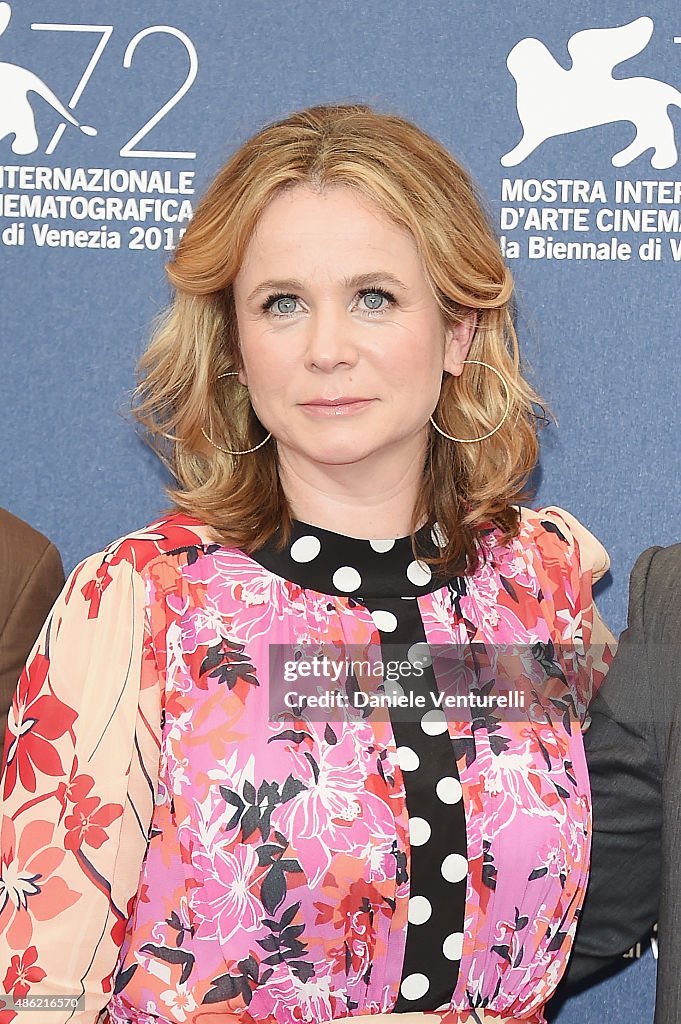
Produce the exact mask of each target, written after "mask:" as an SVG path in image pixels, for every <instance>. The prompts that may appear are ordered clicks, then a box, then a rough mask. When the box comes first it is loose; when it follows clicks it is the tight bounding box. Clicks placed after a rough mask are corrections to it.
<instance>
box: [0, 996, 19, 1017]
mask: <svg viewBox="0 0 681 1024" xmlns="http://www.w3.org/2000/svg"><path fill="white" fill-rule="evenodd" d="M6 1007H7V1003H6V1002H5V1000H4V999H3V998H2V996H0V1024H11V1021H13V1020H14V1019H15V1018H16V1017H17V1016H18V1014H17V1012H16V1010H8V1009H6Z"/></svg>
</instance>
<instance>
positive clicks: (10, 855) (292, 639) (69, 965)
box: [0, 509, 607, 1024]
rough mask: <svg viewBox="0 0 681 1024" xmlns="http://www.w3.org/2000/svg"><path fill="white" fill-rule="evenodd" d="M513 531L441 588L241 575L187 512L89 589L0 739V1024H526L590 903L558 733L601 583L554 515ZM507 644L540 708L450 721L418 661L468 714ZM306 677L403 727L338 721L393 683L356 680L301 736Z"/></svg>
mask: <svg viewBox="0 0 681 1024" xmlns="http://www.w3.org/2000/svg"><path fill="white" fill-rule="evenodd" d="M522 511H523V516H522V521H521V527H520V533H519V535H518V536H517V537H516V538H514V539H513V540H512V541H511V542H509V543H506V544H502V543H501V541H500V538H499V534H498V531H496V530H495V529H489V530H487V531H485V532H484V534H483V536H482V537H481V540H480V544H481V547H482V553H483V556H484V557H483V559H482V561H481V565H480V568H479V569H478V571H477V572H476V573H475V574H474V575H471V576H457V577H453V578H449V579H442V578H439V577H437V576H436V575H434V574H433V573H432V572H431V570H430V569H429V567H428V565H427V564H426V563H425V562H423V561H421V560H419V559H415V558H414V555H413V553H412V548H411V541H410V539H409V538H401V539H398V540H396V541H393V540H389V541H365V540H357V539H355V538H350V537H344V536H341V535H339V534H335V533H330V532H329V531H325V530H321V529H319V528H318V527H314V526H309V525H306V524H303V523H300V522H296V523H294V529H293V535H292V537H291V539H290V541H289V543H288V545H286V546H285V547H284V548H283V549H279V547H278V546H277V544H276V539H275V540H273V541H272V542H270V543H269V544H267V545H266V546H265V547H264V548H263V549H261V550H260V551H258V552H256V553H254V554H252V555H247V554H245V553H244V552H243V551H240V550H238V549H234V548H225V547H223V546H220V545H218V544H216V543H214V542H213V540H212V539H211V535H210V531H209V530H208V529H207V528H206V527H205V526H203V525H202V524H200V523H198V522H197V521H196V520H194V519H192V518H190V517H188V516H186V515H183V514H176V515H171V516H169V517H167V518H164V519H161V520H159V521H158V522H156V523H153V524H152V525H151V526H149V527H148V528H147V529H145V530H144V531H142V532H140V533H137V534H132V535H130V536H128V537H125V538H123V539H122V540H119V541H118V542H116V543H115V544H113V545H111V546H110V547H109V548H107V549H106V551H104V552H103V553H100V554H97V555H93V556H91V557H90V558H88V559H86V560H85V561H84V562H83V563H81V564H80V565H79V566H78V567H77V568H76V569H75V570H74V572H73V573H72V575H71V577H70V579H69V580H68V582H67V584H66V587H65V589H64V591H63V593H62V595H61V597H60V598H59V600H58V601H57V603H56V605H55V607H54V609H53V611H52V613H51V615H50V617H49V618H48V620H47V622H46V623H45V626H44V628H43V631H42V634H41V636H40V638H39V640H38V642H37V644H36V647H35V648H34V651H33V653H32V655H31V657H30V658H29V662H28V664H27V666H26V669H25V670H24V673H23V674H22V677H21V680H20V682H19V686H18V689H17V692H16V695H15V699H14V702H13V706H12V709H11V711H10V716H9V723H8V733H7V738H6V744H5V757H6V764H5V768H4V775H3V782H2V801H3V802H2V809H1V819H0V827H1V833H0V836H1V850H2V853H1V860H0V965H2V966H0V985H2V989H0V1024H9V1022H10V1021H12V1020H14V1019H15V1018H16V1017H17V1015H18V1016H19V1018H20V1019H23V1013H22V1012H21V1009H20V1007H21V1000H22V999H27V1000H28V999H34V1000H35V1002H34V1004H33V1005H34V1007H38V1008H37V1009H36V1008H34V1009H32V1011H31V1017H30V1020H31V1021H32V1022H34V1024H39V1022H40V1021H42V1020H44V1021H46V1022H48V1021H49V1022H50V1024H61V1022H62V1021H73V1022H77V1024H83V1022H86V1021H87V1022H94V1021H95V1020H96V1019H97V1018H98V1016H99V1014H100V1012H101V1013H102V1020H103V1021H107V1022H110V1024H123V1022H133V1024H174V1022H181V1024H184V1022H187V1024H209V1022H210V1021H213V1020H214V1021H215V1022H216V1024H217V1021H218V1020H219V1021H220V1022H221V1024H222V1022H229V1021H233V1022H234V1024H236V1022H237V1020H239V1021H243V1022H245V1024H251V1022H266V1024H275V1022H276V1024H317V1022H322V1021H327V1020H331V1019H334V1018H342V1017H350V1016H354V1015H362V1014H376V1013H387V1012H396V1013H399V1012H402V1011H407V1010H432V1011H436V1012H437V1014H438V1016H439V1018H441V1019H442V1020H443V1021H445V1022H446V1024H458V1022H459V1021H468V1019H469V1014H470V1013H471V1012H472V1010H473V1009H475V1008H480V1009H483V1010H484V1012H485V1013H486V1014H487V1015H489V1016H492V1017H493V1016H499V1017H500V1018H502V1019H503V1018H504V1017H507V1018H508V1017H512V1018H516V1019H518V1020H522V1021H528V1022H531V1024H543V1021H544V1016H543V1012H542V1007H543V1006H544V1004H545V1002H546V1001H547V1000H548V998H550V996H551V994H552V993H553V991H554V990H555V988H556V985H557V983H558V981H559V979H560V977H561V975H562V973H563V970H564V968H565V964H566V961H567V957H568V955H569V951H570V947H571V945H572V940H573V937H574V931H575V928H576V924H577V920H578V916H579V913H580V909H581V905H582V902H583V898H584V892H585V888H586V882H587V874H588V858H589V846H590V794H589V784H588V777H587V771H586V764H585V758H584V750H583V744H582V734H581V729H580V722H581V720H582V719H583V717H584V715H585V711H586V707H587V705H588V702H589V700H590V697H591V693H592V690H593V687H594V685H597V684H598V682H599V681H600V679H601V677H602V674H603V673H604V671H605V660H604V658H603V656H602V655H603V649H602V648H600V649H599V648H593V647H592V646H591V643H590V642H591V633H592V627H593V616H594V608H593V605H592V597H591V583H592V575H593V572H594V571H595V570H596V562H597V561H598V559H599V558H603V557H605V558H606V559H607V556H605V552H604V551H603V549H602V548H601V547H600V545H599V544H598V542H597V541H596V540H595V538H593V537H592V536H591V534H589V533H588V531H586V530H585V529H584V528H583V527H582V526H580V524H579V523H578V522H577V521H576V520H575V519H574V518H573V517H572V516H570V515H569V514H568V513H566V512H563V511H562V510H560V509H542V510H539V511H538V512H532V511H530V510H526V509H523V510H522ZM438 531H439V527H437V525H435V526H434V527H433V528H432V530H431V529H430V528H424V529H423V530H421V531H419V533H418V535H417V539H418V544H419V548H418V550H419V551H421V552H422V553H423V552H434V551H435V550H436V547H437V545H438V543H439V542H440V541H441V534H440V533H439V532H438ZM580 547H581V549H582V551H581V557H580ZM480 645H483V646H482V648H480ZM505 645H515V647H514V652H515V653H514V657H515V658H516V660H517V659H518V658H520V660H524V662H529V667H528V665H525V669H524V671H526V674H529V676H528V677H532V673H533V672H535V673H536V672H537V671H540V672H541V673H543V678H544V680H546V679H548V680H549V682H550V684H551V685H550V686H549V687H548V689H546V688H545V689H544V690H542V688H541V686H539V685H536V684H535V683H534V682H532V678H530V683H529V684H528V688H527V693H528V695H529V696H528V701H527V704H526V706H525V707H524V708H522V709H521V710H516V711H515V712H514V713H513V714H510V713H507V714H500V713H498V711H497V712H493V711H490V710H489V709H486V710H484V712H483V711H466V712H463V713H462V712H459V711H457V712H456V713H453V714H452V713H447V714H445V713H444V712H443V711H442V710H441V707H440V706H439V705H438V703H437V701H438V699H439V698H438V694H440V693H441V691H442V692H444V689H443V688H446V686H445V681H444V675H443V674H442V672H441V671H439V670H438V666H437V664H436V659H435V658H434V657H433V651H447V650H458V651H464V652H465V654H464V655H463V656H462V657H461V658H460V659H459V660H458V661H456V662H455V663H454V662H453V663H452V665H454V668H453V669H452V668H451V665H450V670H451V671H450V674H451V672H452V671H453V673H454V675H457V677H458V676H461V674H462V673H463V676H464V677H465V678H466V679H467V681H468V682H467V684H466V685H467V686H468V688H469V690H470V687H471V680H472V686H473V689H474V690H475V692H476V693H478V694H483V693H485V692H488V690H489V688H490V687H491V685H492V681H493V680H492V681H490V682H488V683H485V682H484V681H482V676H481V668H480V664H481V661H480V657H479V655H477V654H475V653H474V652H475V651H479V650H480V649H482V650H483V651H487V652H489V651H492V652H493V654H492V655H491V657H492V661H493V662H495V659H497V657H498V652H499V651H500V650H503V649H505ZM310 650H312V651H317V652H320V651H324V652H327V653H328V652H333V658H335V659H336V661H338V660H340V661H341V662H342V663H343V664H345V665H348V664H354V659H356V657H357V652H361V653H364V654H369V655H370V654H371V652H373V656H374V657H375V656H376V652H378V661H379V662H380V664H381V666H382V671H383V676H385V672H384V670H385V668H386V666H388V664H389V661H388V654H389V655H390V658H391V659H394V661H393V660H391V661H390V664H397V665H402V666H403V669H402V670H400V671H401V673H402V674H399V675H398V681H397V682H396V683H395V682H393V694H394V693H395V692H396V693H397V694H398V695H401V697H402V698H403V700H404V704H405V705H407V704H409V702H410V701H415V700H416V697H417V696H419V694H420V697H421V698H422V700H421V705H420V710H418V711H415V710H414V708H413V707H410V708H408V710H407V711H400V710H397V709H396V705H394V706H393V709H392V710H390V711H389V712H388V713H386V712H384V713H383V714H373V713H372V714H370V713H368V712H361V711H360V712H359V713H357V711H356V708H355V703H356V700H355V698H356V695H357V694H358V693H365V692H373V693H385V692H386V687H388V682H387V681H386V678H384V677H383V676H381V675H380V673H379V681H378V685H376V680H375V679H368V678H364V677H363V675H362V672H361V671H359V672H355V670H354V669H353V670H351V671H349V672H347V673H346V674H345V676H342V675H339V676H338V681H339V687H338V689H337V691H336V692H337V693H339V694H341V697H342V698H343V700H345V701H346V705H347V701H348V699H349V698H348V695H350V697H351V698H352V699H353V710H352V711H351V712H350V713H347V712H346V711H343V712H341V713H332V712H331V711H328V710H327V711H324V712H321V713H320V712H319V711H317V713H314V712H313V711H311V710H310V707H309V706H303V703H304V702H303V701H302V700H301V699H300V694H299V693H297V695H296V696H295V697H294V698H290V699H289V697H286V696H285V692H284V689H285V688H284V689H282V687H281V685H280V682H281V679H280V674H279V673H278V669H277V665H278V664H279V663H278V662H277V657H281V656H282V655H281V652H282V651H283V652H289V653H290V654H291V658H293V660H294V661H296V659H298V663H299V661H300V659H302V660H306V658H307V655H306V653H305V652H306V651H307V652H309V651H310ZM273 652H274V660H273ZM494 652H496V653H494ZM523 652H524V653H523ZM350 655H352V657H349V656H350ZM361 664H363V665H367V664H373V663H371V662H370V660H369V662H368V661H367V660H362V662H361ZM442 664H444V662H441V663H440V665H442ZM301 671H302V670H301ZM365 671H366V670H365ZM490 671H491V674H492V676H494V677H495V678H496V676H497V675H499V672H500V667H499V664H497V663H496V662H495V663H494V664H493V665H492V666H491V668H490ZM445 674H446V673H445ZM275 677H276V678H275ZM490 678H491V677H490ZM459 682H460V679H459ZM298 690H300V686H298ZM313 690H314V688H313ZM313 690H312V691H311V690H309V689H308V690H307V691H306V692H307V693H308V694H309V693H310V692H313ZM288 692H289V691H286V693H288ZM319 692H320V690H319V688H317V693H318V694H319ZM405 694H406V696H405ZM353 695H354V696H353ZM284 698H285V699H284ZM433 698H435V699H433ZM338 699H339V700H340V699H341V698H340V697H339V698H338ZM360 705H361V702H360ZM424 709H425V710H424ZM5 964H7V967H6V968H5V967H4V965H5ZM3 994H4V997H5V1002H4V1008H3ZM41 998H44V1000H45V1005H44V1008H43V1009H40V1006H41V1005H43V1004H41V1003H40V1001H39V1000H40V999H41ZM49 999H52V1005H51V1006H49V1007H48V1006H47V1005H46V1004H47V1002H48V1000H49ZM26 1019H27V1020H28V1019H29V1018H26ZM473 1019H474V1018H473Z"/></svg>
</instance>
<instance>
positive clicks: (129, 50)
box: [31, 23, 199, 160]
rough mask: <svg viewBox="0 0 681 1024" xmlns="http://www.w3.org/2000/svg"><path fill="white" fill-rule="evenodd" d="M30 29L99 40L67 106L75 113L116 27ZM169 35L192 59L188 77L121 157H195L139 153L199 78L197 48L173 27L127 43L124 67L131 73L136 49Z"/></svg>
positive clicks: (146, 31) (155, 28)
mask: <svg viewBox="0 0 681 1024" xmlns="http://www.w3.org/2000/svg"><path fill="white" fill-rule="evenodd" d="M31 28H32V29H34V31H36V32H89V33H92V34H93V35H94V36H98V37H99V38H98V40H97V45H96V46H95V48H94V50H93V52H92V56H91V57H90V59H89V61H88V63H87V65H86V67H85V69H84V70H83V73H82V75H81V76H80V79H79V80H78V82H77V83H76V87H75V89H74V90H73V93H72V95H71V97H70V99H69V101H68V106H69V107H70V108H71V109H74V108H75V106H76V104H77V103H78V101H79V99H80V98H81V96H82V95H83V92H84V91H85V88H86V86H87V84H88V82H89V81H90V79H91V78H92V75H93V73H94V71H95V68H96V67H97V65H98V63H99V61H100V60H101V57H102V54H103V53H104V50H105V48H106V45H107V43H108V42H109V39H110V38H111V34H112V32H113V28H114V27H113V25H63V24H45V23H36V24H32V25H31ZM163 34H165V35H170V36H174V37H175V38H176V39H179V41H180V42H181V43H182V45H183V46H184V48H185V50H186V51H187V56H188V57H189V68H188V70H187V74H186V77H185V79H184V81H183V82H182V84H181V85H180V87H179V88H178V89H177V90H176V91H175V92H174V93H173V94H172V96H170V97H169V98H168V99H167V100H166V102H165V103H164V104H163V106H161V107H160V108H159V109H158V110H157V111H156V113H155V114H153V115H152V116H151V117H150V118H149V119H148V120H147V121H145V122H144V124H143V125H142V126H141V127H140V128H139V129H138V130H137V131H136V132H135V134H134V135H132V136H131V137H130V138H129V139H128V141H127V142H125V143H124V144H123V146H122V147H121V149H120V150H119V154H120V156H132V157H166V158H169V159H174V160H181V159H189V160H191V159H194V157H195V156H196V153H195V152H194V153H190V152H186V151H180V150H176V149H138V148H137V146H138V144H139V143H140V142H141V141H142V140H143V139H144V138H145V136H147V135H148V134H149V132H150V131H151V130H152V128H154V127H155V126H156V125H157V124H158V123H159V122H160V121H162V120H163V118H164V117H165V116H166V114H168V113H169V112H170V111H171V110H172V109H173V107H175V106H177V104H178V103H179V102H180V100H181V99H182V97H183V96H185V95H186V94H187V93H188V92H189V90H190V89H191V87H192V85H193V84H194V79H195V78H196V74H197V71H198V69H199V59H198V56H197V53H196V47H195V46H194V43H193V42H192V41H191V39H190V38H189V36H188V35H186V33H185V32H182V31H181V29H179V28H174V27H173V26H172V25H151V26H150V27H149V28H143V29H141V30H140V31H139V32H138V33H137V34H136V35H134V36H133V37H132V39H131V40H130V42H129V43H128V45H127V47H126V50H125V54H124V55H123V67H124V68H126V69H128V68H130V67H131V66H132V62H133V58H134V56H135V51H136V50H137V47H138V46H139V44H140V43H141V42H142V40H144V39H146V38H148V37H149V36H152V35H163ZM65 128H66V122H64V121H62V122H61V124H59V125H58V127H57V129H56V130H55V132H54V134H53V135H52V138H51V139H50V141H49V142H48V144H47V148H46V150H45V152H46V153H48V154H49V153H54V151H55V149H56V148H57V145H58V144H59V140H60V139H61V137H62V135H63V133H64V130H65Z"/></svg>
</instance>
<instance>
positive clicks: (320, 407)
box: [301, 398, 374, 416]
mask: <svg viewBox="0 0 681 1024" xmlns="http://www.w3.org/2000/svg"><path fill="white" fill-rule="evenodd" d="M373 401H374V399H373V398H340V399H336V400H334V401H320V402H302V403H301V408H302V409H304V410H305V411H306V412H307V413H310V415H312V416H351V415H352V414H353V413H357V412H362V410H364V409H366V408H367V406H369V405H371V403H372V402H373Z"/></svg>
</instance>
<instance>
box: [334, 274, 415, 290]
mask: <svg viewBox="0 0 681 1024" xmlns="http://www.w3.org/2000/svg"><path fill="white" fill-rule="evenodd" d="M343 284H344V285H345V287H346V288H370V287H371V285H373V284H390V285H393V286H394V287H395V288H403V289H405V290H406V289H407V285H406V284H405V283H404V281H400V279H399V277H395V275H394V274H391V273H389V271H387V270H372V271H371V272H370V273H368V274H356V275H355V276H354V277H350V278H347V277H346V279H345V280H344V282H343Z"/></svg>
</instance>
